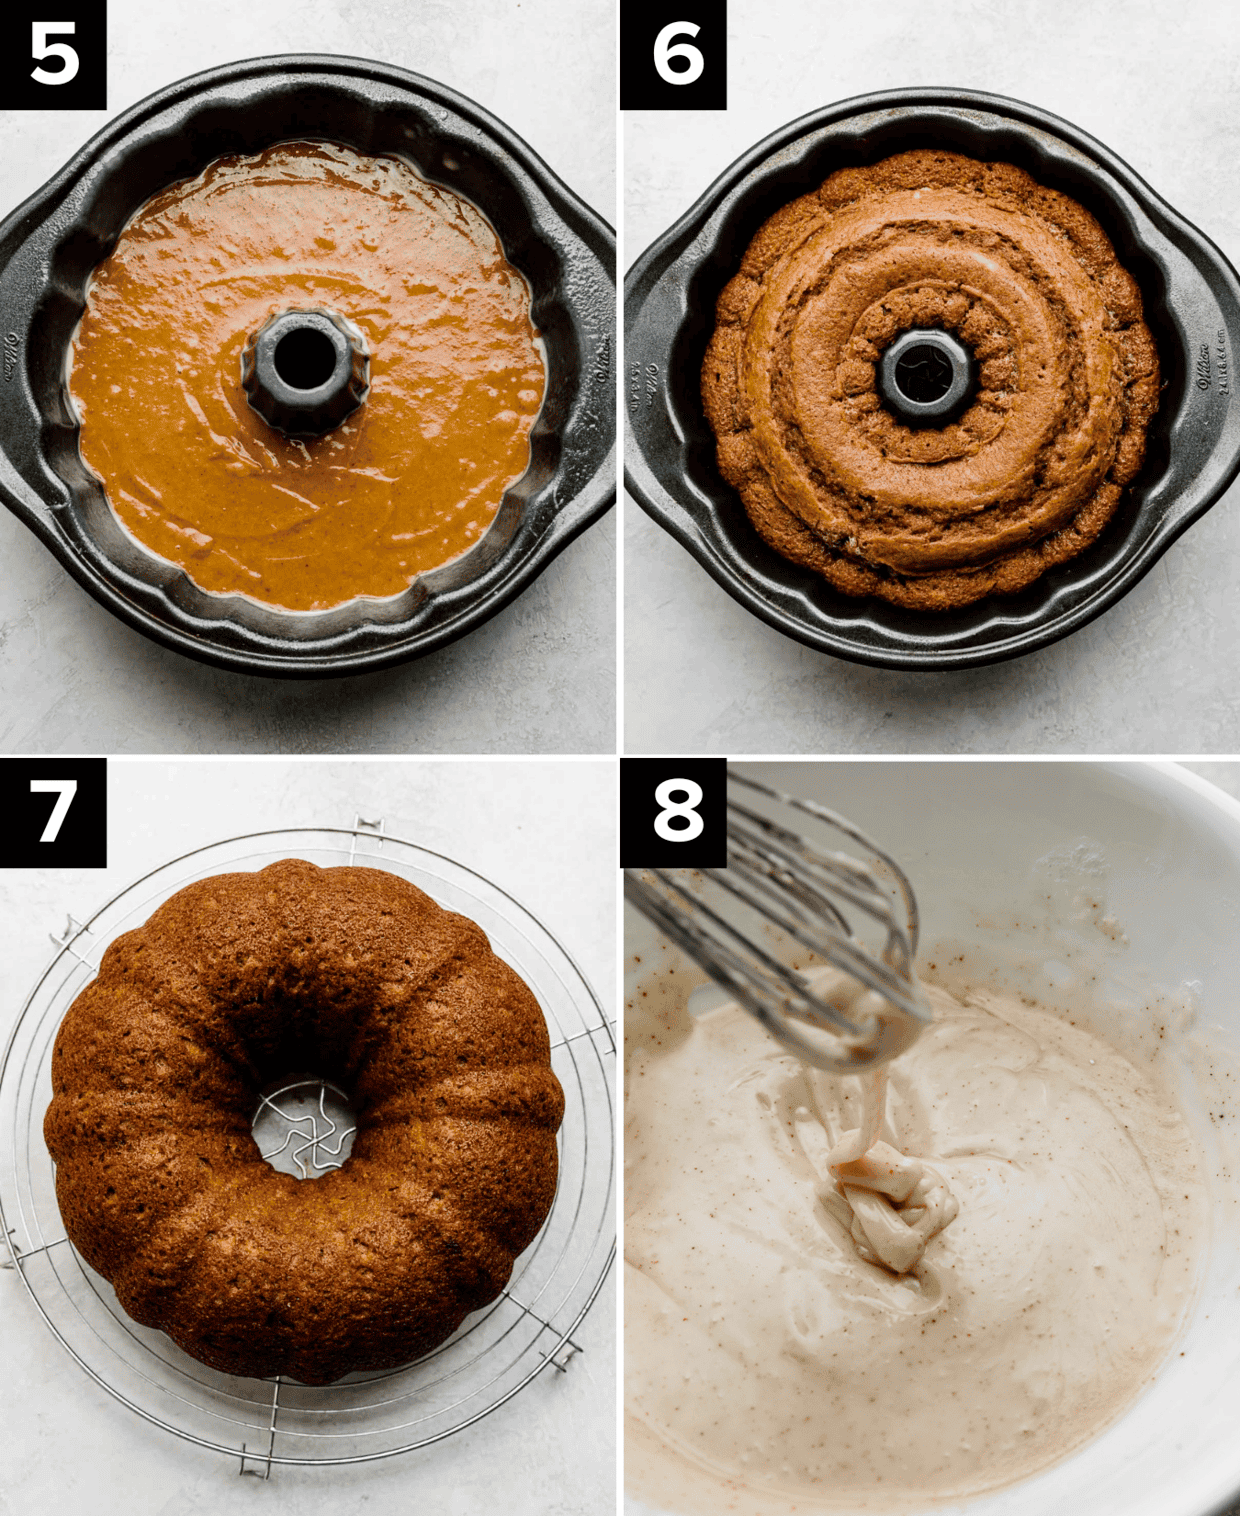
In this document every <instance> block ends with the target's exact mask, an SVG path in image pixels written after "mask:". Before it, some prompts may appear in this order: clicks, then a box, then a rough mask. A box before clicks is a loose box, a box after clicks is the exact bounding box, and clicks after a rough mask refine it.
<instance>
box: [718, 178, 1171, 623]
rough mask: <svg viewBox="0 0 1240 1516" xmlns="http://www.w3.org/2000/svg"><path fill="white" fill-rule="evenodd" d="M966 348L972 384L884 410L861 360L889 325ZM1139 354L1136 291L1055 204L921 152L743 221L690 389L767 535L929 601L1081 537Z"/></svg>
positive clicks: (1141, 388) (1026, 574) (1080, 541)
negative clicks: (912, 415) (902, 413)
mask: <svg viewBox="0 0 1240 1516" xmlns="http://www.w3.org/2000/svg"><path fill="white" fill-rule="evenodd" d="M925 327H935V328H939V329H943V330H947V331H952V332H955V333H956V334H957V335H958V336H959V337H960V338H961V339H962V341H963V342H964V343H965V344H966V346H968V347H969V348H970V349H971V351H972V353H973V356H974V359H975V361H976V365H977V370H978V384H977V389H976V393H975V394H974V396H973V398H972V401H971V403H970V404H969V406H968V409H967V410H966V411H965V412H964V414H963V415H961V416H960V417H959V418H958V419H957V420H955V421H953V422H951V423H950V424H948V425H946V426H942V427H939V428H910V427H908V426H905V425H904V424H903V423H902V422H901V421H900V420H899V419H898V418H897V417H896V416H895V415H893V414H892V412H891V411H889V410H888V409H887V408H886V407H885V406H884V405H883V403H882V401H881V399H880V396H879V393H878V388H877V377H876V370H877V366H878V363H879V360H880V359H881V356H882V353H883V351H884V350H885V349H886V348H887V347H888V346H889V345H890V344H891V343H892V342H893V341H894V340H895V338H896V337H897V336H899V335H900V334H901V333H902V332H904V331H908V330H911V329H916V328H925ZM1158 388H1159V377H1158V356H1157V352H1156V350H1155V348H1154V343H1153V339H1152V338H1151V336H1150V333H1149V330H1148V328H1147V327H1146V326H1145V324H1144V322H1143V320H1142V305H1141V296H1140V292H1139V291H1138V289H1137V286H1136V284H1135V282H1134V280H1133V279H1132V278H1131V276H1130V275H1129V274H1128V273H1127V271H1126V270H1124V269H1123V268H1122V267H1121V266H1120V265H1119V263H1118V261H1117V260H1116V257H1115V253H1114V251H1113V249H1112V248H1111V245H1110V243H1109V242H1108V240H1107V238H1106V236H1105V234H1104V233H1103V231H1102V229H1101V228H1100V227H1099V226H1098V224H1097V222H1096V221H1095V220H1094V219H1093V217H1092V216H1091V215H1090V214H1089V213H1088V212H1087V211H1085V210H1084V209H1083V208H1082V207H1081V206H1080V205H1078V204H1076V202H1075V201H1073V200H1071V199H1069V198H1068V197H1067V196H1065V195H1062V194H1060V193H1058V192H1057V191H1055V190H1050V189H1046V188H1045V187H1043V186H1041V185H1039V184H1037V183H1036V182H1035V181H1034V180H1033V179H1032V178H1031V177H1030V176H1029V175H1028V174H1026V173H1024V172H1023V170H1021V169H1018V168H1015V167H1013V166H1012V165H1011V164H1003V163H982V162H978V161H975V160H973V159H970V158H966V157H963V156H961V155H959V154H954V153H944V152H937V151H918V152H910V153H902V154H899V155H897V156H895V157H893V158H889V159H886V160H885V161H883V162H882V163H879V164H876V165H874V166H873V167H871V168H862V169H844V170H841V171H840V172H838V173H835V174H833V175H832V176H831V177H830V178H829V179H828V180H827V181H826V183H825V184H823V185H822V187H821V188H820V189H819V190H818V191H816V192H815V193H814V194H810V195H805V196H803V197H802V198H801V199H799V200H796V201H794V202H793V203H792V204H791V205H788V206H786V207H785V208H784V209H783V210H782V211H780V212H778V213H777V214H776V215H775V216H773V217H772V218H771V219H770V220H769V221H768V222H767V223H766V224H765V225H764V226H763V227H762V229H761V230H760V231H759V233H758V235H757V237H756V238H755V239H754V241H753V242H752V243H751V244H750V246H749V248H748V250H747V251H746V254H745V258H744V260H743V262H742V265H741V270H740V273H739V274H738V275H737V276H736V278H734V279H733V280H732V281H731V282H730V283H729V284H728V285H727V287H726V288H725V289H724V291H723V294H722V295H721V297H720V299H719V303H718V325H717V327H716V330H715V333H714V335H713V337H712V339H711V342H710V345H709V347H708V350H707V355H706V362H705V365H704V369H703V376H702V391H703V398H704V401H705V406H706V413H707V417H708V419H709V420H710V423H711V426H712V427H713V428H714V430H715V433H716V435H717V438H718V457H719V464H720V469H721V471H722V473H723V475H724V477H725V478H726V479H727V480H728V482H729V483H731V484H733V485H734V486H735V487H736V488H737V490H738V491H739V492H740V494H741V497H742V499H743V501H744V503H745V507H746V509H747V511H748V512H749V515H750V517H751V519H752V520H753V522H754V524H755V526H756V527H757V529H758V531H759V532H760V533H761V535H762V536H763V537H764V538H765V539H766V541H767V542H769V543H770V544H771V546H772V547H774V548H775V549H776V550H777V551H778V552H780V553H782V554H784V556H786V557H788V558H791V559H793V560H794V561H796V562H799V563H804V564H806V565H808V566H809V567H812V568H814V569H815V570H816V571H817V572H819V573H821V574H823V575H824V576H825V577H826V578H827V579H828V580H830V581H831V582H832V583H833V584H834V585H835V586H836V587H837V588H839V589H841V590H843V591H844V592H845V593H847V594H852V595H868V594H874V595H879V596H881V597H882V598H884V599H886V600H890V601H893V602H895V603H897V604H902V605H907V606H911V607H916V608H919V609H929V610H947V609H952V608H954V607H957V606H962V605H967V604H970V603H972V602H973V601H976V600H979V599H981V598H982V597H983V596H985V595H988V594H992V593H1011V592H1013V591H1016V590H1019V589H1022V588H1024V587H1025V586H1026V585H1028V584H1030V583H1032V582H1033V580H1035V579H1036V578H1037V577H1038V576H1039V575H1040V574H1042V573H1043V572H1044V571H1045V570H1046V569H1047V568H1049V567H1050V566H1051V565H1052V564H1054V563H1059V562H1063V561H1065V560H1066V559H1068V558H1070V557H1072V556H1074V555H1075V554H1077V553H1079V552H1080V551H1081V550H1082V549H1083V548H1084V547H1086V546H1087V545H1088V544H1089V543H1090V542H1092V541H1093V540H1094V539H1095V538H1096V537H1097V535H1098V534H1099V532H1101V531H1102V529H1103V527H1104V526H1105V525H1106V523H1107V521H1108V520H1110V518H1111V516H1112V515H1113V514H1114V512H1115V510H1116V508H1117V506H1118V504H1119V501H1120V497H1121V494H1122V490H1123V486H1124V485H1125V484H1127V483H1129V482H1130V481H1131V480H1132V478H1133V477H1134V476H1135V475H1136V473H1137V471H1138V469H1139V468H1140V466H1141V462H1142V459H1143V456H1144V449H1145V433H1146V428H1147V426H1148V424H1149V421H1150V418H1151V417H1152V416H1153V414H1154V412H1155V410H1156V408H1157V403H1158Z"/></svg>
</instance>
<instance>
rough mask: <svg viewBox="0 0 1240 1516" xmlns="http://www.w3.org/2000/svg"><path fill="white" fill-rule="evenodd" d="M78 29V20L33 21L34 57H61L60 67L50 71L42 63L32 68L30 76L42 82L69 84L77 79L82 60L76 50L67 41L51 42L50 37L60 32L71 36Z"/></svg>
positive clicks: (31, 24)
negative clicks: (71, 80)
mask: <svg viewBox="0 0 1240 1516" xmlns="http://www.w3.org/2000/svg"><path fill="white" fill-rule="evenodd" d="M76 31H77V22H76V21H32V22H31V23H30V55H31V57H32V58H39V59H43V58H59V59H60V65H61V66H60V67H59V68H58V69H54V70H53V71H52V72H51V73H48V71H47V69H45V68H43V67H42V65H40V67H38V68H33V69H31V70H30V77H31V78H32V79H37V80H38V81H39V83H40V84H68V82H69V81H70V79H76V78H77V76H78V69H79V68H81V66H82V62H81V59H80V58H79V57H78V55H77V53H76V51H75V50H74V49H73V48H71V47H70V46H69V44H68V43H67V42H49V41H48V38H49V37H54V36H56V35H57V34H59V33H63V34H64V35H65V36H68V37H71V36H72V35H73V34H74V32H76Z"/></svg>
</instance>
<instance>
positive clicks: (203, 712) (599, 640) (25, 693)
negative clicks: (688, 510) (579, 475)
mask: <svg viewBox="0 0 1240 1516" xmlns="http://www.w3.org/2000/svg"><path fill="white" fill-rule="evenodd" d="M612 16H613V11H612V8H611V6H610V5H609V4H608V3H607V0H584V4H572V3H570V0H538V3H537V4H534V3H533V0H525V4H524V8H523V6H522V4H521V3H519V0H457V3H455V4H453V5H446V4H442V3H429V0H428V3H424V4H423V3H420V4H418V5H409V6H405V5H391V4H388V3H386V0H264V3H262V4H254V3H253V0H212V3H211V4H208V5H194V4H191V3H190V0H175V3H174V4H172V5H168V6H162V7H159V8H157V9H156V10H154V11H153V10H152V9H151V8H150V7H149V6H147V5H143V4H141V3H140V0H111V3H110V4H109V7H108V28H109V40H110V64H111V67H110V78H109V86H108V100H109V110H108V111H107V112H106V113H104V112H102V111H63V112H55V111H4V110H0V129H2V130H3V133H4V143H5V151H4V154H3V155H2V156H0V216H2V215H7V213H8V212H9V210H10V209H12V208H14V207H16V206H17V205H18V204H19V203H20V202H21V201H23V200H24V199H25V198H26V197H27V196H28V195H30V194H32V193H33V192H34V191H35V190H36V189H37V188H38V187H39V186H40V185H41V184H42V183H43V182H44V181H45V180H46V179H48V178H49V177H50V176H51V175H52V174H53V173H54V172H55V171H56V170H57V169H59V168H60V167H61V165H62V164H63V163H64V162H65V161H66V160H67V159H68V158H69V157H70V156H71V154H72V153H73V152H75V151H76V150H77V148H79V147H80V146H81V145H82V144H83V143H84V142H85V141H86V140H87V139H88V138H89V137H91V136H92V135H93V134H94V133H95V132H96V131H97V130H98V129H99V128H100V127H101V126H102V125H103V124H104V123H105V121H106V120H107V119H109V118H110V117H111V116H114V115H117V114H119V113H120V112H121V111H123V110H125V109H127V108H128V107H129V106H131V105H133V104H134V103H135V102H136V101H138V100H140V99H141V98H142V97H143V96H145V95H148V94H150V93H151V92H152V91H153V90H156V89H159V88H161V87H162V86H164V85H166V84H170V83H172V82H173V81H174V80H176V79H179V78H181V77H183V76H185V75H186V74H192V73H197V72H199V71H200V70H202V69H205V68H210V67H212V66H214V65H217V64H221V63H226V62H229V61H232V60H234V59H239V58H250V57H256V56H260V55H264V54H272V53H288V52H316V53H345V54H352V55H355V56H360V57H365V58H379V59H382V60H383V61H385V62H388V63H394V64H397V65H399V66H401V67H403V68H409V69H413V70H415V71H416V72H418V73H422V74H427V75H429V76H430V77H432V78H435V79H438V80H440V81H442V82H443V83H444V84H447V85H449V86H451V87H452V88H453V89H457V90H460V91H461V92H462V93H463V94H466V95H469V96H471V97H472V98H473V99H475V100H477V101H478V102H479V103H480V104H481V105H483V106H485V107H486V108H487V109H488V110H490V111H491V112H493V113H494V114H495V115H497V116H499V117H500V118H501V120H503V121H505V122H507V123H508V124H509V125H510V126H512V127H514V128H515V129H516V131H518V132H519V133H520V134H521V136H523V137H524V138H525V140H526V141H527V142H529V144H530V145H531V146H532V147H533V148H534V149H535V150H536V151H537V152H538V153H539V154H540V155H541V156H542V157H543V158H544V159H545V160H546V161H547V163H548V164H550V166H551V168H552V169H553V170H554V171H555V172H556V173H557V174H558V175H559V176H560V177H561V178H562V179H564V180H565V181H566V183H567V184H568V185H569V187H570V188H571V189H573V190H575V191H576V193H577V194H578V195H580V196H581V197H582V199H583V200H585V201H586V202H587V203H588V204H589V205H591V206H592V207H593V208H594V209H595V210H596V211H597V212H598V213H599V214H600V215H602V216H603V217H604V219H605V220H607V221H609V222H611V223H613V224H614V223H615V220H616V211H615V169H616V154H615V140H616V135H615V120H616V117H615V98H616V97H615V83H614V75H615V53H614V39H613V20H612ZM548 80H554V81H555V87H554V88H548V87H547V81H548ZM615 577H616V566H615V522H614V514H612V515H609V516H608V517H606V518H605V519H604V520H602V521H600V522H598V523H596V524H595V525H594V526H593V527H591V528H590V529H589V530H588V531H587V532H586V533H585V534H584V535H583V536H582V537H580V538H578V540H577V541H576V542H574V543H573V544H572V545H571V546H570V547H568V548H567V549H566V550H565V551H564V553H563V554H561V556H560V557H559V558H557V559H556V560H555V562H554V563H553V564H552V565H551V566H550V567H549V568H548V569H547V570H546V571H545V572H544V573H543V574H542V575H541V576H540V577H539V578H538V579H537V580H536V581H535V582H534V583H533V584H532V585H531V586H530V587H529V588H528V589H527V590H526V591H525V593H524V594H523V595H521V596H520V597H519V598H518V599H517V600H516V601H515V602H514V603H513V604H512V605H510V606H508V607H507V608H506V609H505V610H503V611H501V612H500V613H499V614H498V615H497V616H495V617H493V618H492V619H491V620H490V621H488V622H487V623H486V624H485V625H484V626H481V627H479V628H478V629H477V630H475V631H473V632H471V633H470V634H469V635H467V636H466V637H463V638H461V639H460V640H458V641H457V642H455V643H453V644H451V645H450V646H449V647H446V648H442V649H440V650H439V651H438V652H435V653H431V654H429V655H428V656H427V657H425V658H423V659H420V660H419V661H417V662H415V663H411V664H405V665H403V666H402V667H400V668H396V669H389V670H387V671H385V672H382V673H378V674H367V675H362V676H361V677H358V678H353V679H330V680H311V681H300V680H280V679H263V678H254V677H250V676H246V675H242V674H234V673H226V672H224V671H222V670H220V669H215V668H209V667H207V666H205V665H203V664H199V663H196V662H195V661H193V660H192V659H189V658H184V657H182V656H181V655H180V654H177V653H173V652H170V651H168V650H166V649H164V648H162V647H160V646H158V645H157V644H156V643H154V642H151V641H149V640H148V639H147V638H145V637H143V636H141V635H140V634H139V633H138V632H135V631H133V630H131V629H130V628H129V627H128V626H126V625H124V624H123V623H122V622H120V621H118V620H117V619H116V618H115V617H114V616H112V615H111V614H110V613H109V612H107V611H105V610H104V609H103V608H102V607H101V606H99V605H97V604H96V603H95V601H93V600H92V599H91V598H90V596H89V595H87V594H86V592H85V591H84V590H83V589H81V588H79V586H78V585H77V583H76V582H75V581H74V580H72V579H71V578H70V577H69V575H68V574H67V573H65V571H64V570H63V569H62V568H61V567H60V566H59V564H58V563H57V562H56V560H55V559H54V558H53V557H52V555H51V554H50V553H49V552H48V551H47V549H46V548H44V547H43V545H42V544H41V543H40V542H39V541H38V540H37V539H36V538H35V537H34V536H33V534H32V533H31V532H29V531H28V530H27V529H26V527H25V526H23V525H22V524H21V523H20V522H19V521H18V520H17V518H16V517H15V516H13V515H11V514H10V513H9V512H8V511H7V510H0V752H10V753H13V752H24V753H47V752H97V753H144V752H178V753H179V752H185V753H197V752H219V753H247V752H260V753H261V752H281V753H355V752H356V753H400V752H431V753H434V752H448V753H453V752H463V753H471V752H473V753H489V752H531V753H533V752H569V753H576V752H612V751H614V748H615Z"/></svg>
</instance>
